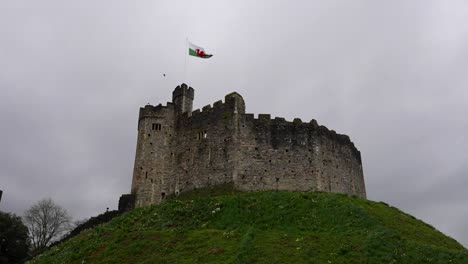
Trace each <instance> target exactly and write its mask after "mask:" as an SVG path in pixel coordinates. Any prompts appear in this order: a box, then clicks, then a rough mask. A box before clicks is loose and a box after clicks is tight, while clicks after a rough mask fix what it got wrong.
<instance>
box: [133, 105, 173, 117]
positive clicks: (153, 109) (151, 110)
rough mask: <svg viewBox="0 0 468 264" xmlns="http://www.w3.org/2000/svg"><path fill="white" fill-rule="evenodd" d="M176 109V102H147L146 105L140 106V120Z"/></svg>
mask: <svg viewBox="0 0 468 264" xmlns="http://www.w3.org/2000/svg"><path fill="white" fill-rule="evenodd" d="M168 110H169V111H174V104H173V103H171V102H167V105H165V106H164V105H162V104H158V105H156V106H154V105H150V104H147V105H145V107H140V114H139V116H138V121H140V120H141V119H143V118H145V117H154V116H162V115H165V114H166V112H167V111H168Z"/></svg>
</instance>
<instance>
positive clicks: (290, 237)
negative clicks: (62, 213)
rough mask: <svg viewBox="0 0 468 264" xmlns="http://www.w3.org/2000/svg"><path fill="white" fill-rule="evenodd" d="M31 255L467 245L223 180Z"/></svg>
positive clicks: (199, 255) (402, 259) (105, 258)
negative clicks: (235, 186) (241, 188)
mask: <svg viewBox="0 0 468 264" xmlns="http://www.w3.org/2000/svg"><path fill="white" fill-rule="evenodd" d="M31 263H444V264H445V263H468V251H467V250H466V249H464V248H463V247H462V246H461V245H460V244H459V243H457V242H456V241H455V240H453V239H452V238H449V237H447V236H445V235H444V234H442V233H440V232H439V231H437V230H435V229H434V228H433V227H431V226H429V225H427V224H425V223H423V222H422V221H419V220H417V219H415V218H414V217H412V216H410V215H407V214H405V213H403V212H401V211H400V210H398V209H396V208H393V207H389V206H388V205H386V204H384V203H377V202H372V201H368V200H363V199H360V198H356V197H352V196H346V195H342V194H330V193H294V192H256V193H241V192H235V191H233V190H232V189H231V188H230V187H229V186H222V187H220V188H218V189H217V188H212V189H203V190H198V191H194V192H191V193H184V194H183V195H181V196H179V197H171V198H170V199H169V201H167V202H166V203H163V204H161V205H158V206H151V207H145V208H139V209H136V210H134V211H132V212H129V213H126V214H124V215H122V216H120V217H117V218H115V219H114V220H112V221H111V222H109V223H108V224H104V225H101V226H98V227H97V228H95V229H92V230H86V231H84V232H82V233H81V234H80V235H78V236H77V237H75V238H72V239H70V240H68V241H66V242H65V243H63V244H60V245H58V246H56V247H54V248H52V249H51V250H49V251H47V252H45V253H44V254H42V255H41V256H38V257H36V258H35V259H33V260H32V261H31Z"/></svg>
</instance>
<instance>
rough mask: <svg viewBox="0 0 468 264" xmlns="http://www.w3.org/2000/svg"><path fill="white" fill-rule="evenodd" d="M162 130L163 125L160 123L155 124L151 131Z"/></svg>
mask: <svg viewBox="0 0 468 264" xmlns="http://www.w3.org/2000/svg"><path fill="white" fill-rule="evenodd" d="M161 128H162V126H161V124H158V123H153V125H152V126H151V130H161Z"/></svg>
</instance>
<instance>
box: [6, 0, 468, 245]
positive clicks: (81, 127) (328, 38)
mask: <svg viewBox="0 0 468 264" xmlns="http://www.w3.org/2000/svg"><path fill="white" fill-rule="evenodd" d="M467 10H468V8H467V4H466V3H465V2H464V1H450V2H440V1H392V2H384V1H353V2H349V3H348V2H346V3H345V2H343V1H326V2H309V1H295V2H290V1H289V2H287V1H260V2H258V1H256V2H252V1H235V2H232V1H231V2H228V1H205V2H203V3H202V4H200V3H199V2H196V3H195V2H189V1H141V2H138V3H134V2H130V1H100V2H96V1H79V2H76V1H75V2H72V1H58V0H47V1H40V2H37V1H36V2H34V1H18V0H16V1H12V0H11V1H3V2H2V3H1V4H0V122H1V130H0V143H1V146H2V147H1V150H0V185H1V188H2V189H4V195H3V198H2V202H1V204H0V209H1V210H6V211H13V212H16V213H18V214H21V213H22V212H23V211H24V210H25V209H26V208H27V207H28V206H30V205H31V204H32V203H34V202H36V201H38V200H39V199H41V198H43V197H48V196H50V197H52V198H53V199H54V200H56V201H58V202H59V203H60V204H61V205H62V206H64V207H66V208H67V209H69V210H70V211H71V213H72V215H73V216H74V217H75V218H76V219H81V218H84V217H89V216H92V215H96V214H98V213H100V212H103V211H104V210H105V208H106V207H111V208H115V207H116V206H117V199H118V197H119V195H120V194H122V193H126V192H128V191H129V189H130V181H131V174H132V169H133V160H134V151H135V143H136V125H137V115H138V108H139V107H140V106H142V105H145V104H146V103H148V102H149V103H152V104H158V103H160V102H161V103H165V102H166V101H169V100H170V95H171V91H172V89H173V88H174V87H175V86H176V85H178V84H180V83H181V82H187V83H189V84H190V85H191V86H193V87H194V88H195V89H196V95H195V107H202V106H204V105H206V104H210V103H213V102H214V101H217V100H219V99H222V98H223V97H224V95H225V94H227V93H229V92H231V91H234V90H236V91H238V92H239V93H240V94H242V95H243V96H244V99H245V100H246V103H247V111H248V112H253V113H271V114H272V115H273V116H282V117H286V118H287V119H288V120H292V119H293V118H295V117H299V118H301V119H302V120H303V121H310V120H311V119H312V118H315V119H317V120H318V122H319V123H320V124H324V125H326V126H327V127H329V128H331V129H334V130H336V131H338V132H339V133H344V134H348V135H350V137H351V139H352V140H353V141H354V142H355V144H356V145H357V147H358V148H359V149H360V150H361V152H362V156H363V161H364V173H365V178H366V183H367V190H368V196H369V198H370V199H372V200H378V201H379V200H382V201H386V202H388V203H390V204H392V205H395V206H397V207H399V208H401V209H402V210H403V211H405V212H408V213H411V214H413V215H415V216H416V217H418V218H420V219H422V220H424V221H426V222H429V223H430V224H432V225H434V226H435V227H436V228H438V229H440V230H442V231H443V232H446V233H447V234H449V235H451V236H452V237H454V238H455V239H457V240H459V241H460V242H462V243H463V244H464V245H465V246H466V245H468V233H466V231H465V229H466V228H464V226H463V223H464V222H466V219H468V207H467V206H466V205H465V204H464V201H466V200H467V199H468V194H467V193H466V192H464V191H463V187H464V186H466V179H467V177H466V172H467V169H468V168H467V167H466V155H465V153H464V152H465V149H467V148H468V139H467V138H466V136H465V134H466V131H467V130H468V121H467V119H466V118H465V116H464V115H465V113H466V112H467V111H468V102H467V98H468V90H467V89H466V87H467V85H468V77H467V75H466V73H465V71H466V69H467V66H468V65H467V64H468V60H467V57H468V48H467V47H468V45H467V44H468V43H467V42H468V26H467V25H468V14H467V13H468V11H467ZM186 37H189V38H190V40H191V41H193V42H194V43H197V44H199V45H201V46H204V47H205V48H206V49H207V50H208V51H209V52H211V53H213V54H215V56H214V57H213V58H211V59H210V60H206V61H200V60H192V59H189V60H188V61H187V66H186V69H187V70H186V73H187V74H186V76H185V75H184V72H185V71H184V53H185V50H184V41H185V39H186ZM163 73H165V74H166V77H163V76H162V74H163Z"/></svg>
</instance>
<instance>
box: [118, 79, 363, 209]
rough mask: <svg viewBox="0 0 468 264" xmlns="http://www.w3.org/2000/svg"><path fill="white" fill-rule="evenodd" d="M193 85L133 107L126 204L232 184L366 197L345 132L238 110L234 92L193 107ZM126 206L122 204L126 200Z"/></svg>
mask: <svg viewBox="0 0 468 264" xmlns="http://www.w3.org/2000/svg"><path fill="white" fill-rule="evenodd" d="M194 94H195V93H194V89H193V88H191V87H188V86H187V85H185V84H182V85H181V86H178V87H176V88H175V90H174V92H173V93H172V102H168V103H167V105H166V106H163V105H161V104H159V105H157V106H152V105H146V106H145V107H144V108H140V115H139V118H138V139H137V147H136V157H135V167H134V171H133V179H132V188H131V194H132V195H133V197H134V198H132V199H131V201H132V202H131V203H133V204H132V207H133V206H135V207H141V206H146V205H150V204H158V203H160V202H162V201H163V200H164V199H165V197H167V196H168V195H172V194H175V195H178V194H179V193H180V192H184V191H187V190H192V189H196V188H201V187H207V186H212V185H218V184H224V183H232V184H234V186H235V188H237V189H239V190H243V191H261V190H288V191H303V192H307V191H323V192H338V193H346V194H351V195H357V196H360V197H363V198H365V197H366V190H365V185H364V176H363V171H362V163H361V154H360V152H359V151H358V150H357V149H356V147H355V146H354V144H353V143H352V142H351V141H350V139H349V137H348V136H346V135H340V134H337V133H336V132H335V131H333V130H328V129H327V128H326V127H324V126H320V125H318V124H317V121H315V120H312V121H310V122H309V123H304V122H302V121H301V120H300V119H298V118H296V119H294V121H293V122H288V121H286V120H285V119H284V118H278V117H277V118H274V119H272V118H271V117H270V115H268V114H260V115H258V118H255V117H254V115H253V114H246V113H245V102H244V99H243V98H242V96H241V95H239V94H238V93H236V92H233V93H230V94H228V95H226V96H225V99H224V102H222V101H217V102H215V103H214V104H213V106H210V105H207V106H205V107H203V108H202V109H201V111H200V110H195V111H192V104H193V99H194ZM125 206H127V205H125Z"/></svg>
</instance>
